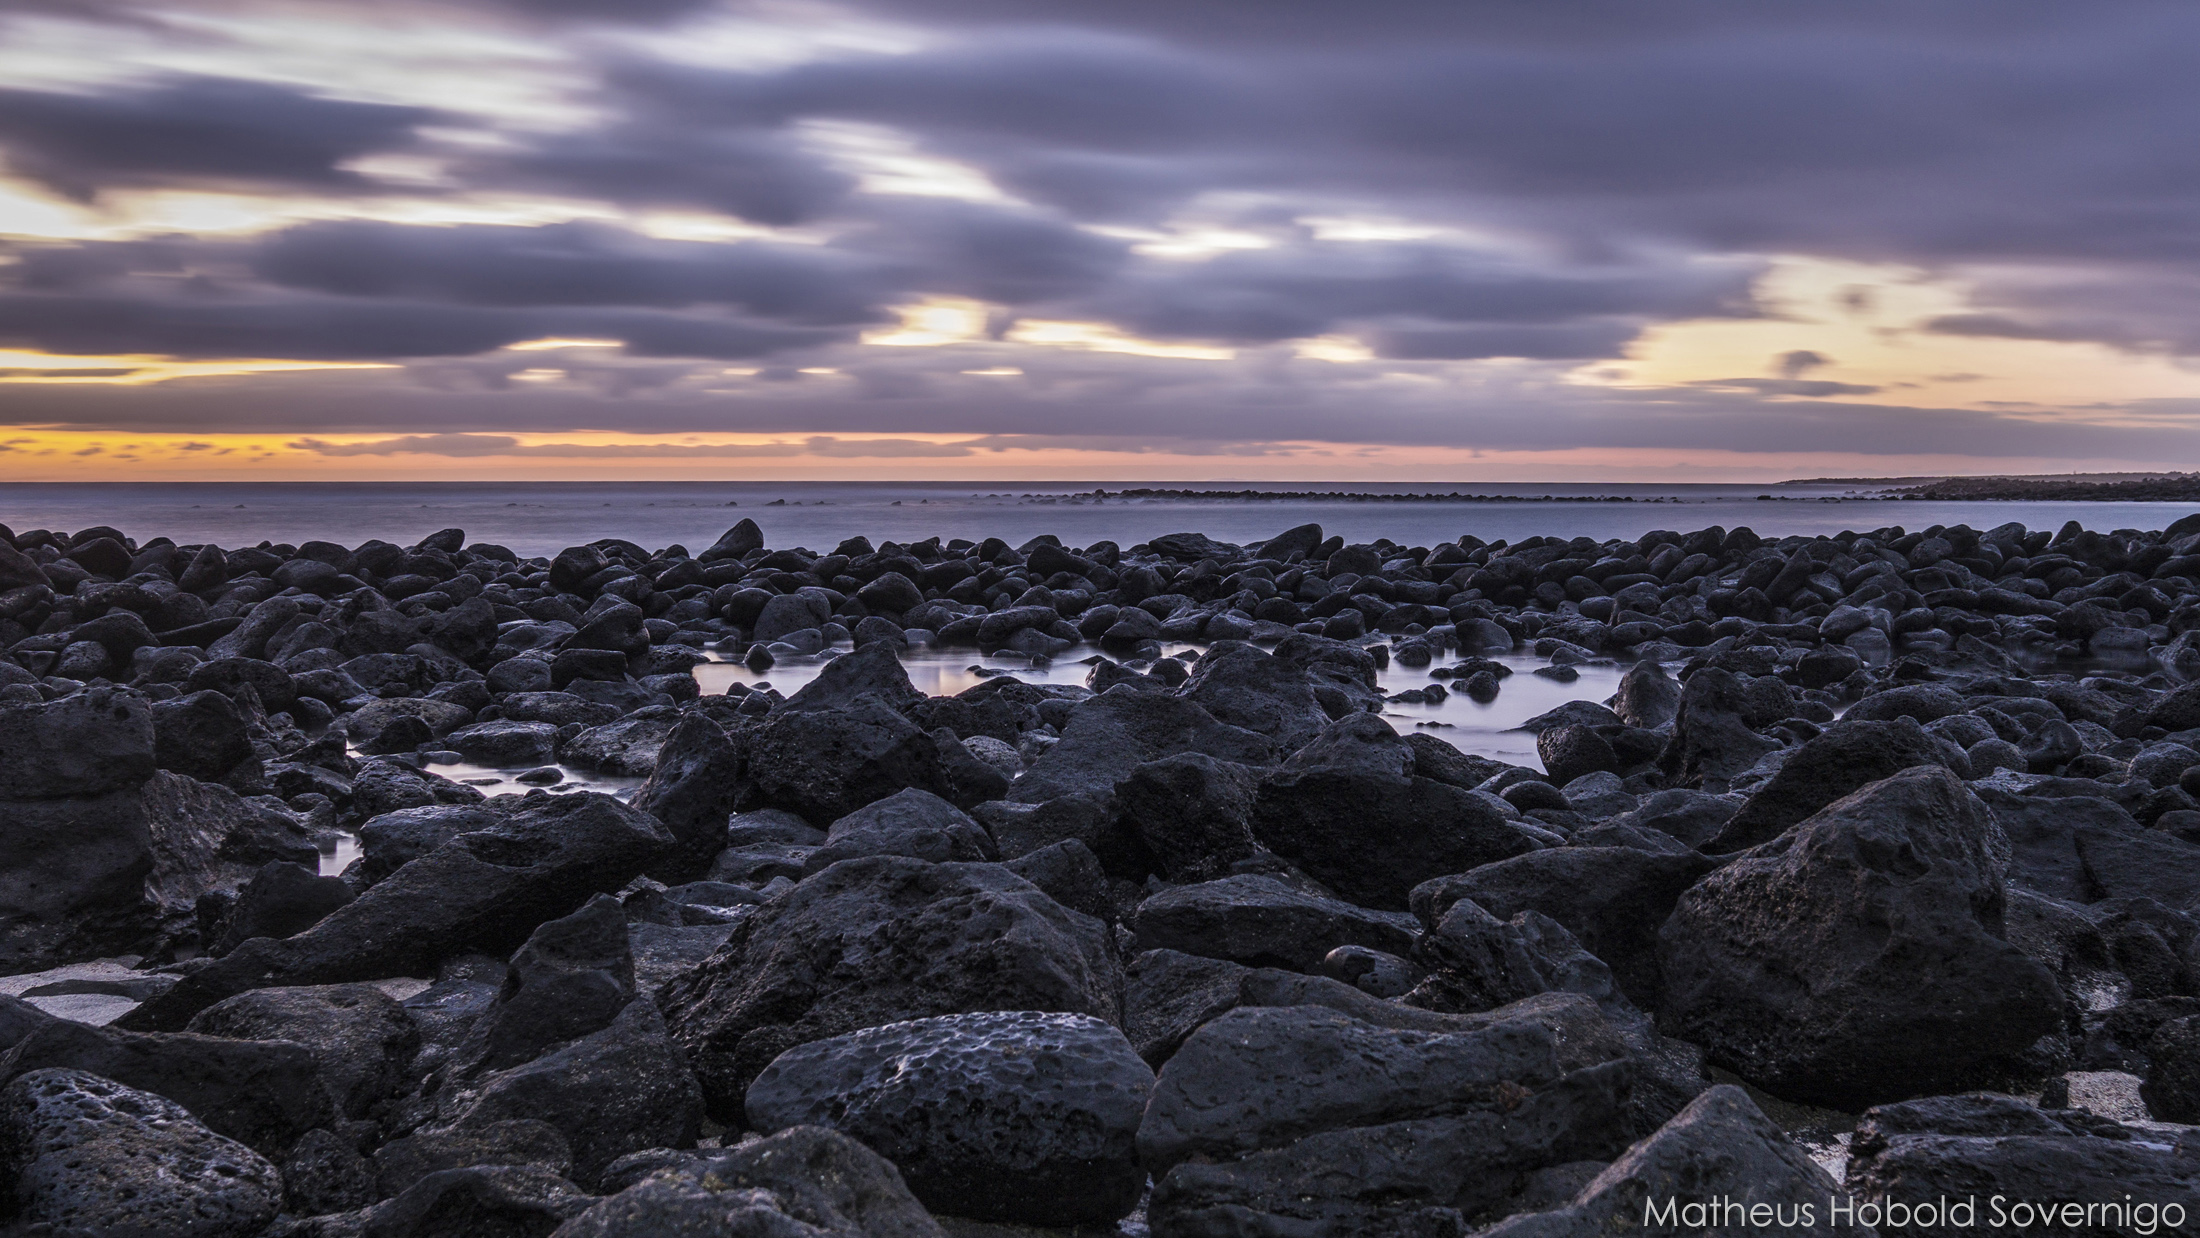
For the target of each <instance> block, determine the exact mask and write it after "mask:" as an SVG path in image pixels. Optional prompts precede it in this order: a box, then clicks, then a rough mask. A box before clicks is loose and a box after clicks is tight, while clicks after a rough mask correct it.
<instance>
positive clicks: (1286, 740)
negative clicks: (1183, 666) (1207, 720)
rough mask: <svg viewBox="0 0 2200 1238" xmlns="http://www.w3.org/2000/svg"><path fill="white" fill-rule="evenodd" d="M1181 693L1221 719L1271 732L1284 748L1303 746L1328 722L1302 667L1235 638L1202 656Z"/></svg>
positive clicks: (1280, 746)
mask: <svg viewBox="0 0 2200 1238" xmlns="http://www.w3.org/2000/svg"><path fill="white" fill-rule="evenodd" d="M1178 695H1180V696H1182V697H1183V698H1184V699H1185V700H1188V701H1191V702H1192V703H1194V704H1196V705H1198V706H1199V707H1200V708H1202V709H1205V710H1206V711H1207V712H1208V713H1209V714H1212V715H1213V716H1214V717H1215V719H1216V720H1217V721H1219V722H1223V723H1226V724H1228V725H1230V726H1237V727H1243V728H1244V729H1246V730H1248V731H1254V732H1258V733H1259V734H1262V735H1266V736H1268V737H1269V738H1270V739H1273V740H1274V741H1275V742H1276V748H1277V750H1278V751H1281V752H1292V751H1295V750H1297V749H1299V748H1301V747H1303V746H1304V745H1306V744H1307V743H1308V742H1309V741H1311V740H1312V739H1313V738H1314V737H1315V736H1316V735H1318V734H1320V733H1321V730H1322V728H1323V727H1324V726H1326V725H1328V722H1329V716H1328V715H1327V714H1325V713H1323V712H1322V707H1321V705H1320V704H1319V703H1318V702H1316V701H1315V699H1314V683H1313V680H1312V679H1311V678H1310V677H1309V676H1308V675H1307V673H1306V671H1305V669H1304V668H1303V667H1301V666H1297V665H1294V664H1292V663H1290V662H1286V661H1284V660H1282V659H1280V658H1276V657H1272V656H1270V655H1269V654H1266V653H1263V652H1261V651H1260V650H1259V649H1256V648H1254V647H1253V646H1251V645H1246V644H1238V643H1235V642H1226V643H1223V644H1218V645H1216V646H1215V647H1214V648H1212V649H1210V650H1209V651H1208V652H1207V653H1206V654H1205V655H1203V656H1202V657H1201V658H1200V659H1199V661H1198V663H1197V664H1195V665H1194V666H1193V668H1192V677H1191V679H1190V680H1189V681H1188V682H1186V683H1185V685H1184V686H1183V688H1182V689H1181V690H1179V693H1178Z"/></svg>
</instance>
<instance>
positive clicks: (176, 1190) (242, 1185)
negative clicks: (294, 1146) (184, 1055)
mask: <svg viewBox="0 0 2200 1238" xmlns="http://www.w3.org/2000/svg"><path fill="white" fill-rule="evenodd" d="M0 1190H4V1191H5V1193H6V1195H7V1196H8V1202H9V1204H10V1207H9V1208H8V1215H9V1217H10V1219H11V1220H12V1221H13V1222H14V1223H15V1225H17V1226H21V1227H23V1228H24V1230H25V1231H27V1232H37V1233H51V1234H86V1235H108V1234H113V1235H122V1234H144V1235H148V1236H150V1235H155V1234H158V1235H161V1236H162V1238H250V1236H251V1235H254V1234H257V1233H259V1232H261V1231H262V1230H263V1229H265V1228H266V1227H267V1225H268V1223H269V1222H270V1221H273V1220H274V1219H275V1214H276V1212H277V1211H278V1210H279V1209H280V1208H281V1207H282V1202H283V1181H282V1177H281V1176H280V1175H279V1174H278V1173H277V1172H276V1170H275V1167H274V1166H273V1165H271V1164H269V1163H268V1162H267V1160H266V1159H265V1158H263V1157H261V1156H260V1155H259V1154H258V1153H256V1152H254V1151H253V1150H252V1149H250V1148H248V1147H246V1146H244V1145H243V1144H241V1143H238V1142H236V1141H235V1140H232V1139H226V1138H223V1137H222V1136H220V1135H217V1134H215V1133H214V1132H212V1131H210V1130H208V1129H206V1127H204V1126H202V1125H200V1124H199V1122H198V1120H197V1119H195V1118H194V1117H192V1116H191V1112H190V1111H189V1110H188V1109H186V1108H184V1107H183V1106H182V1105H179V1104H177V1103H176V1102H174V1101H172V1100H169V1099H167V1098H166V1097H162V1096H158V1095H154V1094H152V1093H149V1092H143V1091H139V1090H137V1089H135V1088H130V1087H125V1086H124V1085H122V1084H119V1083H116V1082H115V1081H113V1080H111V1079H105V1078H102V1077H100V1076H99V1075H96V1074H93V1073H91V1072H88V1071H82V1070H65V1069H44V1070H34V1071H31V1072H29V1073H27V1074H24V1075H22V1076H21V1077H19V1078H17V1079H16V1080H15V1081H14V1082H12V1083H10V1084H8V1086H7V1087H6V1089H5V1090H0ZM11 1228H12V1227H11Z"/></svg>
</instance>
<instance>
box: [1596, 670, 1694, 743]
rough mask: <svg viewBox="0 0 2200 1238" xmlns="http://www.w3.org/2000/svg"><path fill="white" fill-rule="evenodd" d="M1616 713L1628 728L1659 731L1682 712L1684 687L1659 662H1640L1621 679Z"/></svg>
mask: <svg viewBox="0 0 2200 1238" xmlns="http://www.w3.org/2000/svg"><path fill="white" fill-rule="evenodd" d="M1611 704H1612V712H1613V713H1615V714H1617V715H1619V720H1620V721H1621V722H1624V723H1626V724H1627V725H1628V726H1637V727H1642V728H1644V729H1645V730H1652V731H1654V730H1657V729H1658V728H1659V727H1662V726H1664V725H1665V724H1667V723H1669V722H1671V721H1673V719H1674V718H1675V717H1676V716H1678V714H1679V713H1680V707H1681V685H1680V684H1679V683H1677V682H1675V681H1674V679H1673V677H1672V676H1671V675H1668V674H1666V673H1665V668H1664V667H1662V666H1660V665H1658V664H1657V663H1655V662H1637V663H1635V664H1634V665H1633V666H1631V667H1628V668H1627V673H1626V674H1625V675H1622V676H1620V681H1619V694H1618V695H1617V696H1615V697H1614V698H1613V700H1612V702H1611Z"/></svg>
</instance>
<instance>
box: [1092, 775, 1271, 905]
mask: <svg viewBox="0 0 2200 1238" xmlns="http://www.w3.org/2000/svg"><path fill="white" fill-rule="evenodd" d="M1259 788H1260V775H1259V773H1258V771H1256V770H1254V769H1253V768H1251V767H1249V766H1245V765H1239V764H1236V763H1234V762H1230V761H1218V760H1216V759H1215V758H1213V757H1210V756H1208V755H1206V754H1205V753H1199V752H1186V753H1179V754H1178V755H1176V756H1171V757H1163V758H1162V759H1161V760H1158V761H1148V762H1146V763H1145V764H1143V765H1139V766H1136V767H1134V768H1133V769H1132V770H1131V772H1130V775H1129V776H1128V777H1126V778H1124V779H1123V781H1121V782H1119V783H1117V784H1116V787H1115V797H1116V803H1117V805H1118V807H1119V811H1120V814H1121V816H1120V818H1119V819H1120V821H1121V824H1122V828H1123V829H1124V831H1125V832H1126V833H1128V834H1129V835H1130V836H1131V837H1133V838H1135V839H1137V841H1138V843H1139V845H1140V846H1141V847H1142V848H1143V849H1144V850H1145V852H1146V853H1147V854H1148V855H1150V856H1151V857H1152V858H1153V863H1154V864H1155V866H1156V867H1158V868H1159V869H1160V871H1161V873H1162V874H1163V875H1164V876H1166V877H1168V878H1169V879H1170V880H1172V881H1198V880H1202V879H1207V878H1213V877H1219V876H1222V875H1224V874H1225V873H1226V872H1227V871H1228V870H1229V867H1230V865H1232V864H1234V863H1236V862H1238V861H1239V860H1244V859H1250V858H1251V857H1252V856H1253V854H1254V853H1255V852H1257V851H1258V850H1259V849H1260V844H1259V843H1257V842H1255V841H1254V839H1253V828H1252V820H1253V802H1254V799H1255V797H1256V795H1257V794H1258V792H1259Z"/></svg>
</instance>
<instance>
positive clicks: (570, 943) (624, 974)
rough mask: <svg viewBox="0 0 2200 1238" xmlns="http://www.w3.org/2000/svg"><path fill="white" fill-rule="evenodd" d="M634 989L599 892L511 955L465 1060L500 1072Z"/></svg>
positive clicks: (600, 1017)
mask: <svg viewBox="0 0 2200 1238" xmlns="http://www.w3.org/2000/svg"><path fill="white" fill-rule="evenodd" d="M635 992H636V985H635V978H634V947H633V943H632V942H631V941H630V940H629V939H628V935H627V923H626V914H625V912H624V910H623V909H622V908H621V906H620V904H619V900H617V899H615V898H613V897H611V896H610V895H608V894H598V895H597V896H595V897H594V898H592V899H589V900H588V902H587V904H586V905H584V906H583V907H582V908H581V909H580V910H579V911H576V912H574V913H573V914H571V915H569V916H563V917H560V918H559V919H556V920H551V921H548V922H546V923H544V924H542V925H540V926H539V927H537V928H536V929H535V931H534V932H533V933H532V934H530V935H529V936H528V938H527V942H526V944H525V945H523V946H521V947H520V948H519V949H518V950H517V951H515V952H514V953H513V955H512V960H511V962H510V963H508V964H506V965H505V969H504V984H503V987H502V988H500V989H499V990H498V991H497V998H496V1002H495V1004H493V1005H492V1006H490V1007H489V1009H488V1010H487V1011H485V1012H484V1013H483V1014H482V1016H481V1019H480V1020H479V1022H477V1023H476V1024H475V1025H474V1028H473V1034H472V1036H471V1037H470V1041H471V1043H469V1045H468V1046H467V1057H468V1059H469V1060H468V1062H467V1065H468V1067H469V1068H471V1069H474V1070H502V1069H504V1068H506V1067H509V1066H517V1065H519V1064H520V1063H522V1062H531V1061H533V1060H534V1059H536V1058H537V1057H540V1056H542V1054H543V1053H544V1052H545V1051H547V1050H548V1049H549V1048H551V1047H552V1046H554V1045H558V1044H563V1043H565V1042H567V1041H570V1040H577V1039H579V1038H580V1037H582V1036H586V1035H589V1034H590V1033H592V1032H598V1031H601V1030H603V1029H604V1028H606V1027H609V1026H610V1025H611V1021H612V1020H613V1019H615V1018H617V1017H618V1015H619V1012H620V1011H621V1010H624V1009H625V1008H626V1005H627V1003H628V1002H631V1001H633V1000H634V995H635ZM202 1017H203V1016H202Z"/></svg>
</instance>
